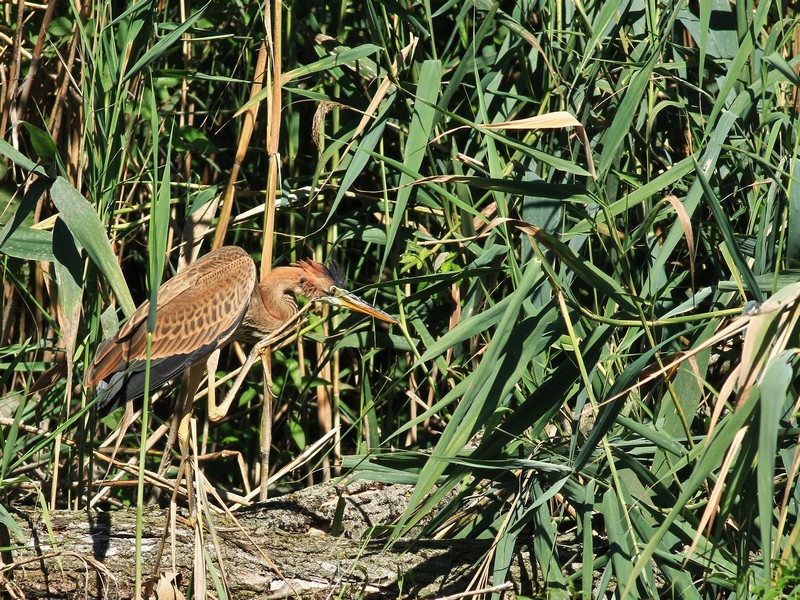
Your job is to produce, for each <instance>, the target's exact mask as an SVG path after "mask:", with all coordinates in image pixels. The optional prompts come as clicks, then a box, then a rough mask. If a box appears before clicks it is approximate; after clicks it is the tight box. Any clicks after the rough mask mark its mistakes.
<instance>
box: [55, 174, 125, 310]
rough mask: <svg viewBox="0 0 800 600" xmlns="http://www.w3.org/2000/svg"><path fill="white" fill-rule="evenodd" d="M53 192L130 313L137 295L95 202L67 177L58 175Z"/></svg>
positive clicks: (62, 213)
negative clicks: (125, 274) (114, 248)
mask: <svg viewBox="0 0 800 600" xmlns="http://www.w3.org/2000/svg"><path fill="white" fill-rule="evenodd" d="M50 194H51V195H52V198H53V204H55V206H56V208H57V209H58V212H59V216H60V217H61V219H62V220H63V221H64V224H65V225H66V226H67V228H68V229H69V230H70V232H71V233H72V235H73V236H75V239H76V241H77V242H78V243H79V244H80V245H81V246H83V248H84V249H85V250H86V253H87V254H88V255H89V257H90V258H91V259H92V261H93V262H94V264H95V265H96V266H97V268H98V269H100V272H101V273H103V275H104V276H105V278H106V279H107V280H108V283H109V285H111V289H112V290H114V294H115V295H116V297H117V301H118V302H119V304H120V307H121V308H122V311H123V312H124V313H125V315H126V316H130V315H132V314H133V311H134V310H135V309H136V307H135V306H134V304H133V298H131V293H130V291H129V290H128V285H127V284H126V283H125V278H124V277H123V276H122V270H121V269H120V267H119V263H117V258H116V256H114V253H113V252H112V250H111V242H110V241H109V239H108V237H107V236H106V232H105V228H104V227H103V224H102V223H101V222H100V218H99V217H98V216H97V213H96V212H95V210H94V208H92V205H91V204H89V202H88V201H87V200H86V198H84V197H83V196H81V194H80V192H78V190H76V189H75V188H74V187H72V185H70V183H69V182H68V181H67V180H66V179H64V178H63V177H57V178H56V180H55V182H54V183H53V186H52V187H51V188H50Z"/></svg>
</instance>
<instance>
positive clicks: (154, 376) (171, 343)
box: [87, 246, 256, 404]
mask: <svg viewBox="0 0 800 600" xmlns="http://www.w3.org/2000/svg"><path fill="white" fill-rule="evenodd" d="M255 283H256V266H255V263H254V262H253V259H252V258H250V256H249V255H248V254H247V253H246V252H245V251H244V250H242V249H241V248H237V247H234V246H228V247H223V248H219V249H218V250H214V251H212V252H210V253H209V254H207V255H206V256H204V257H203V258H201V259H199V260H198V261H196V262H195V263H193V264H192V265H191V266H189V267H188V268H187V269H185V270H183V271H181V272H180V273H178V274H177V275H176V276H175V277H173V278H172V279H170V280H169V281H167V282H166V283H165V284H164V285H162V286H161V288H159V290H158V302H157V308H158V313H157V316H156V327H155V331H154V332H153V341H152V345H151V352H150V358H151V362H150V388H151V389H154V388H155V387H157V386H159V385H161V384H162V383H164V382H165V381H167V380H168V379H171V378H172V377H174V376H175V375H177V374H178V373H180V372H181V371H182V370H183V369H185V368H186V367H188V366H191V365H192V364H195V363H197V362H199V361H200V360H202V359H203V358H205V357H206V356H208V355H209V354H210V353H211V352H212V351H214V350H215V349H216V348H218V347H219V346H221V345H222V344H224V343H225V342H226V341H227V340H228V339H229V338H230V337H231V335H233V333H234V332H235V331H236V328H237V327H238V326H239V324H240V323H241V321H242V319H243V318H244V315H245V312H246V311H247V307H248V305H249V302H250V298H251V296H252V293H253V288H254V287H255ZM148 310H149V304H148V303H147V302H145V303H144V304H142V305H141V306H140V307H139V308H138V309H137V310H136V312H135V313H134V314H133V315H132V316H131V318H130V319H129V320H128V322H127V323H125V326H124V327H123V328H122V329H121V330H120V331H119V333H118V334H117V335H116V336H115V337H114V338H111V339H110V340H106V341H105V342H103V343H102V344H101V345H100V347H99V348H98V351H97V354H96V356H95V359H94V361H93V363H92V368H91V370H90V373H89V375H88V377H87V381H88V383H89V384H91V385H95V384H98V383H99V382H101V381H105V382H106V384H107V385H106V387H115V386H117V387H120V386H121V388H120V389H119V390H117V393H116V394H114V393H113V391H112V390H109V391H108V392H107V393H108V400H107V401H106V402H111V401H113V402H114V403H117V402H121V401H127V400H131V399H133V398H136V397H137V396H141V395H142V394H143V393H144V361H145V357H146V350H147V313H148ZM115 374H116V375H115ZM115 396H116V397H115ZM119 396H121V397H119ZM106 402H103V401H101V403H102V404H105V403H106Z"/></svg>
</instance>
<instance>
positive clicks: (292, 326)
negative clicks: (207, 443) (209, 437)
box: [208, 303, 311, 422]
mask: <svg viewBox="0 0 800 600" xmlns="http://www.w3.org/2000/svg"><path fill="white" fill-rule="evenodd" d="M310 307H311V303H309V304H306V305H305V306H303V308H301V309H300V310H299V311H298V312H297V313H296V314H295V315H294V316H293V317H292V318H291V319H289V320H288V321H286V322H285V323H284V324H283V325H281V326H280V327H279V328H278V329H276V330H275V331H273V332H272V333H270V334H269V335H268V336H266V337H265V338H263V339H261V340H259V341H258V342H256V344H255V346H253V349H252V350H251V351H250V354H248V355H247V359H246V360H245V361H244V364H243V365H242V368H241V370H240V371H239V375H237V376H236V379H235V380H234V382H233V385H232V386H231V389H230V390H228V393H227V394H225V399H224V400H223V401H222V404H219V405H217V403H216V399H215V398H213V397H212V395H211V394H209V395H208V418H209V419H211V421H214V422H216V421H219V420H220V419H222V418H224V417H225V415H227V414H228V410H230V407H231V404H232V403H233V400H234V398H236V394H237V393H238V392H239V388H240V387H242V383H244V378H245V377H247V373H248V371H250V368H251V367H252V366H253V363H254V362H255V361H256V358H258V357H259V356H261V353H262V352H263V351H264V349H265V348H268V347H269V346H272V345H274V344H276V343H278V342H280V341H281V340H283V339H284V338H286V337H287V336H289V335H291V334H292V333H293V332H294V331H295V330H296V329H297V328H298V327H299V325H300V321H301V318H302V316H303V314H304V313H305V312H306V311H307V310H308V309H309V308H310ZM267 387H268V389H269V390H270V393H272V376H271V375H270V374H269V373H267Z"/></svg>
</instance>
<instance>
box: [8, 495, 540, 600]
mask: <svg viewBox="0 0 800 600" xmlns="http://www.w3.org/2000/svg"><path fill="white" fill-rule="evenodd" d="M409 494H410V488H409V487H407V486H376V485H374V484H367V483H363V482H361V483H354V484H351V485H349V486H347V487H336V486H332V485H320V486H315V487H313V488H310V489H308V490H305V491H302V492H297V493H294V494H290V495H288V496H284V497H281V498H276V499H274V500H270V501H268V502H266V503H264V504H260V505H258V506H254V507H252V508H249V509H246V510H242V511H238V512H237V513H235V515H236V519H238V523H236V522H235V521H233V520H232V519H230V518H229V517H227V516H225V515H221V514H220V515H214V516H213V527H214V531H215V535H212V533H211V532H210V531H209V529H208V527H206V528H205V530H204V534H203V535H204V548H205V550H206V557H207V558H206V559H205V560H206V561H207V562H208V561H210V562H211V564H212V567H211V571H209V572H208V574H207V575H206V577H207V582H206V586H207V587H208V589H209V590H210V591H211V592H212V595H215V594H213V590H214V582H213V579H212V577H211V573H212V572H216V574H219V573H221V572H222V573H224V577H225V580H226V582H227V586H228V590H229V593H230V597H231V598H236V599H239V598H270V597H275V598H280V597H318V598H323V597H324V598H328V597H336V596H337V595H341V597H358V598H363V597H372V598H398V597H401V598H418V597H435V596H446V595H451V594H459V593H462V592H464V591H466V590H467V589H468V588H470V580H471V579H472V577H473V576H474V575H475V571H476V568H477V567H478V565H479V564H480V562H481V559H482V558H483V557H484V556H485V553H486V552H487V551H488V550H489V547H490V543H491V541H490V540H486V541H476V542H467V541H464V540H443V541H423V542H416V543H413V544H412V543H411V542H405V541H403V542H401V543H398V544H395V545H394V546H393V547H391V548H388V549H387V548H386V547H385V541H384V540H382V539H374V538H375V537H376V536H375V530H374V526H376V525H380V524H386V523H391V522H392V520H393V519H396V518H397V517H398V516H399V515H400V513H401V512H402V510H403V508H404V507H405V504H406V500H407V498H408V495H409ZM337 506H338V508H339V512H340V513H341V514H342V518H341V530H340V531H339V532H337V531H335V530H336V529H337V528H338V527H337V526H335V525H334V523H335V522H336V521H338V519H336V518H335V515H336V512H337ZM342 511H343V512H342ZM14 517H15V519H16V521H17V523H19V525H20V527H21V528H22V531H23V534H24V535H23V537H24V538H26V539H24V540H17V541H18V542H20V546H19V547H17V548H15V549H14V550H13V551H11V552H10V553H4V555H3V557H2V558H3V561H4V563H5V566H4V567H3V571H1V572H0V593H2V591H5V593H6V594H7V595H8V596H9V597H12V598H14V597H23V598H114V599H116V598H130V597H132V596H133V595H134V592H135V590H134V558H135V555H134V553H135V510H133V509H130V510H115V511H113V512H98V511H85V512H71V511H56V512H54V513H51V514H50V515H49V516H47V517H45V516H43V515H42V514H41V513H40V512H33V511H31V512H27V513H22V512H17V513H15V515H14ZM168 519H169V513H168V511H167V510H165V509H163V508H156V507H153V508H147V509H146V510H145V517H144V533H143V540H142V559H143V563H144V572H145V574H146V578H147V583H148V587H146V588H145V590H144V591H145V592H146V594H145V597H147V596H149V595H152V596H151V597H153V598H156V597H157V596H158V598H159V600H163V599H164V598H167V597H169V598H179V597H180V596H179V595H174V596H173V595H171V594H165V593H164V591H163V590H164V589H169V588H170V586H169V585H166V583H167V581H168V579H167V577H168V578H170V579H171V577H172V575H171V573H172V569H173V560H174V568H175V571H176V572H177V575H178V584H177V585H176V586H175V588H176V589H177V590H178V592H179V593H183V594H185V595H186V596H187V597H189V595H188V592H189V590H188V589H187V588H188V582H189V581H190V580H191V579H192V569H193V560H194V555H195V548H196V547H197V546H196V542H195V536H196V532H195V531H194V530H193V529H192V528H191V527H189V526H187V525H186V524H182V523H178V524H177V525H176V527H175V531H174V535H173V536H172V537H173V538H174V546H173V542H172V541H171V539H170V538H171V533H168V534H167V537H166V542H165V544H164V549H163V556H162V558H161V563H160V566H159V567H158V569H154V565H155V561H156V556H157V553H158V551H159V547H160V545H161V541H162V537H163V535H164V531H165V523H166V522H167V521H168ZM48 522H49V525H50V527H49V528H48V526H47V525H48ZM370 532H372V534H373V535H372V537H373V539H372V540H370ZM337 533H338V535H334V534H337ZM215 537H216V540H217V543H216V545H215V543H214V541H213V539H214V538H215ZM12 543H13V540H12ZM217 552H218V553H219V554H220V556H221V557H222V564H221V565H220V564H219V563H218V561H217V558H216V556H217ZM173 556H174V559H173ZM9 560H11V565H12V566H11V567H10V568H9ZM522 562H523V563H527V565H523V566H522V569H520V567H519V566H518V565H517V566H515V568H514V569H512V572H511V573H510V574H509V577H510V579H511V580H512V581H513V582H514V584H515V586H514V587H515V588H516V589H517V591H520V587H521V588H522V591H527V590H529V589H530V584H531V580H530V577H529V574H530V572H531V571H530V569H529V566H530V564H529V561H528V559H527V558H524V559H523V561H522ZM159 577H162V578H164V581H162V586H161V588H160V590H161V591H160V593H159V594H156V592H155V585H156V583H157V581H158V579H159ZM496 583H502V582H496ZM473 585H474V584H473ZM526 588H527V589H526Z"/></svg>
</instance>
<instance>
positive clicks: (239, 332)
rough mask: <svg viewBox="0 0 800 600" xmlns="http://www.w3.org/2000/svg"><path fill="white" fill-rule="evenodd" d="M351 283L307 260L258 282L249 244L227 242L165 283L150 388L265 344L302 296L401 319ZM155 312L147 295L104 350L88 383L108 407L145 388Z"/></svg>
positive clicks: (290, 319) (293, 314)
mask: <svg viewBox="0 0 800 600" xmlns="http://www.w3.org/2000/svg"><path fill="white" fill-rule="evenodd" d="M344 286H345V282H344V277H343V275H342V273H341V271H340V270H339V269H338V267H336V265H334V264H329V265H328V266H325V265H322V264H320V263H318V262H314V261H313V260H304V261H300V262H298V263H295V264H292V265H290V266H285V267H277V268H275V269H274V270H272V271H271V272H270V273H269V274H268V275H267V276H266V277H264V279H263V280H262V281H261V282H260V283H257V281H256V265H255V263H254V262H253V259H252V258H250V255H249V254H247V252H245V251H244V250H243V249H241V248H239V247H236V246H223V247H222V248H218V249H216V250H213V251H211V252H209V253H208V254H207V255H205V256H204V257H203V258H200V259H199V260H197V261H195V262H194V263H192V264H191V265H190V266H189V267H188V268H186V269H184V270H183V271H181V272H180V273H178V274H177V275H175V277H173V278H172V279H170V280H169V281H167V282H166V283H164V284H163V285H162V286H161V287H160V288H159V290H158V300H157V310H158V313H157V318H156V326H155V331H154V332H153V338H152V343H151V351H150V385H149V387H150V390H154V389H156V388H158V387H159V386H161V385H162V384H164V383H165V382H166V381H168V380H170V379H172V378H174V377H176V376H177V375H178V374H180V373H181V372H183V371H184V370H185V369H187V368H188V367H191V366H192V365H195V364H197V363H199V362H200V361H202V360H204V359H205V358H207V357H208V356H209V355H210V354H211V353H212V352H214V351H215V350H216V349H217V348H220V347H222V346H223V345H225V344H226V343H228V342H230V341H233V340H238V341H243V342H246V343H254V342H255V343H257V344H256V346H257V347H260V348H264V347H266V346H269V345H270V344H272V343H274V342H275V341H277V340H278V339H280V338H282V337H284V336H285V335H286V332H291V331H292V330H293V328H294V327H293V325H294V324H295V323H296V322H297V319H298V318H299V316H300V314H301V313H302V312H303V311H304V310H305V308H306V307H308V306H310V305H311V304H310V303H309V304H308V305H306V307H304V308H303V309H299V308H298V306H297V297H298V296H301V297H303V298H307V299H308V300H309V301H312V302H313V301H320V302H327V303H328V304H332V305H334V306H343V307H345V308H348V309H351V310H355V311H358V312H362V313H365V314H368V315H370V316H373V317H375V318H377V319H381V320H383V321H388V322H390V323H396V322H397V320H396V319H395V318H394V317H392V316H390V315H388V314H386V313H385V312H383V311H382V310H379V309H377V308H375V307H374V306H372V305H370V304H368V303H367V302H365V301H363V300H361V299H360V298H358V297H357V296H355V295H353V294H351V293H350V292H348V291H347V290H345V288H344ZM148 311H149V302H147V301H146V302H144V303H143V304H142V305H141V306H139V308H138V309H137V310H136V312H134V314H133V315H132V316H131V317H130V319H128V321H127V322H126V323H125V325H124V326H123V327H122V328H121V329H120V330H119V332H118V333H117V334H116V335H115V336H113V337H111V338H109V339H107V340H105V341H104V342H102V343H101V344H100V346H99V347H98V349H97V353H96V354H95V357H94V361H93V362H92V364H91V366H90V368H89V371H88V373H87V377H86V382H87V383H88V384H89V385H92V386H95V385H96V386H97V390H98V394H99V399H98V403H97V404H98V409H99V410H100V411H101V412H106V411H109V410H111V409H113V408H115V407H116V406H120V405H122V404H124V403H126V402H129V401H131V400H136V399H138V398H141V397H142V396H143V395H144V387H145V362H146V361H145V357H146V347H147V314H148ZM254 357H255V349H254V352H253V353H251V358H250V359H248V360H249V363H250V364H252V359H254ZM247 366H249V364H248V365H247ZM243 371H244V369H243ZM210 376H212V377H213V374H210ZM239 383H240V380H239ZM235 385H236V384H235ZM236 387H238V385H236ZM232 391H233V390H232ZM231 395H232V394H230V393H229V396H231ZM230 399H232V398H230ZM212 402H213V401H212ZM228 405H229V401H228V399H226V402H224V403H223V406H224V407H225V408H222V406H220V407H216V406H213V407H212V411H211V413H210V416H211V418H212V420H218V419H220V418H222V417H223V416H224V415H225V413H226V412H227V406H228Z"/></svg>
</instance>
